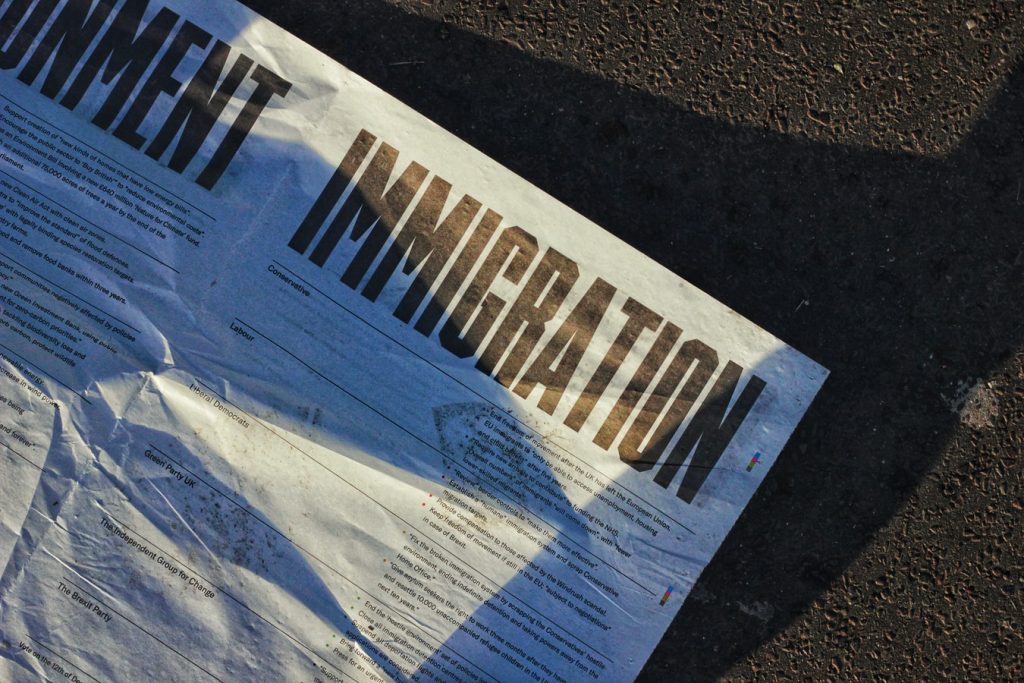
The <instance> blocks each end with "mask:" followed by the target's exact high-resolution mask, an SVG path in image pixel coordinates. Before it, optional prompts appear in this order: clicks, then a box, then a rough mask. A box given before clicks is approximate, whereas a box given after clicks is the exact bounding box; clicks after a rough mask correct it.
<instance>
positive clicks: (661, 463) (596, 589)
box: [0, 0, 827, 682]
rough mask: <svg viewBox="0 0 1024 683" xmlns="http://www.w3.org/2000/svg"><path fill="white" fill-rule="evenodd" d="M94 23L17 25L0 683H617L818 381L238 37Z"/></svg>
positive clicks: (7, 121) (0, 142)
mask: <svg viewBox="0 0 1024 683" xmlns="http://www.w3.org/2000/svg"><path fill="white" fill-rule="evenodd" d="M93 4H94V3H92V2H78V1H71V0H61V1H59V2H58V1H56V0H52V1H50V0H37V1H31V2H30V1H27V0H7V1H6V2H3V3H0V312H2V315H0V368H2V371H0V455H2V459H0V568H3V573H2V575H0V634H2V643H0V645H2V650H0V654H2V657H0V678H2V679H4V680H36V679H37V678H45V679H47V680H60V679H61V678H63V679H65V680H71V681H90V680H91V681H97V680H103V681H108V680H116V681H140V680H204V679H213V680H221V681H234V680H274V681H276V680H294V681H336V680H345V681H360V682H362V681H378V680H425V681H430V680H433V681H502V682H504V681H520V680H521V681H580V680H596V681H625V680H632V679H633V678H634V677H635V676H636V674H637V673H638V672H639V670H640V668H641V667H642V666H643V663H644V661H645V660H646V659H647V657H648V656H649V655H650V653H651V651H652V650H653V648H654V647H655V645H656V644H657V643H658V641H659V639H660V638H661V636H662V634H663V633H664V632H665V629H666V628H667V626H668V624H669V622H670V621H671V619H672V617H673V616H674V615H675V614H676V613H677V611H678V610H679V607H680V605H681V604H682V601H683V600H684V599H685V598H686V595H687V594H688V592H689V589H690V587H691V586H692V585H693V583H694V581H696V579H697V577H698V575H699V574H700V572H701V570H702V569H703V568H704V566H705V565H706V564H707V563H708V562H709V561H710V559H711V557H712V555H713V554H714V552H715V550H716V549H717V548H718V547H719V545H720V544H721V542H722V541H723V539H724V538H725V535H726V534H727V533H728V531H729V529H730V528H731V526H732V525H733V523H734V522H735V520H736V518H737V517H738V515H739V514H740V512H741V511H742V510H743V508H744V506H745V505H746V504H747V502H748V501H749V499H750V497H751V495H752V494H753V492H754V491H755V490H756V489H757V486H758V484H759V483H760V481H761V480H762V479H763V478H764V476H765V474H766V473H767V471H768V470H769V468H770V467H771V465H772V463H773V462H774V460H775V458H776V456H777V455H778V453H779V451H780V450H781V449H782V446H783V445H784V443H785V442H786V439H787V438H788V436H789V434H790V433H791V431H792V430H793V428H794V427H795V425H796V424H797V422H798V421H799V419H800V417H801V416H802V415H803V413H804V411H805V410H806V408H807V406H808V404H809V402H810V401H811V400H812V398H813V397H814V395H815V394H816V392H817V391H818V390H819V388H820V387H821V384H822V382H823V381H824V379H825V376H826V374H827V372H826V371H825V370H824V369H823V368H821V367H820V366H819V365H817V364H815V363H814V362H812V361H811V360H809V359H807V358H806V357H804V356H803V355H801V354H800V353H799V352H797V351H795V350H794V349H792V348H791V347H789V346H787V345H786V344H784V343H783V342H781V341H779V340H778V339H776V338H774V337H773V336H771V335H770V334H768V333H766V332H764V331H763V330H761V329H759V328H758V327H756V326H755V325H754V324H752V323H750V322H749V321H747V320H745V319H743V318H742V317H740V316H739V315H737V314H736V313H734V312H732V311H730V310H729V309H727V308H726V307H725V306H723V305H721V304H720V303H718V302H716V301H714V300H713V299H711V298H710V297H708V296H707V295H706V294H704V293H702V292H701V291H699V290H697V289H695V288H694V287H693V286H691V285H689V284H688V283H686V282H684V281H682V280H681V279H680V278H678V277H677V276H676V275H674V274H672V273H670V272H668V271H666V270H665V269H664V268H662V267H660V266H658V265H656V264H655V263H653V262H652V261H651V260H650V259H648V258H646V257H644V256H643V255H641V254H640V253H638V252H636V251H635V250H633V249H632V248H630V247H629V246H628V245H626V244H624V243H622V242H620V241H619V240H617V239H615V238H614V237H612V236H610V235H609V234H608V233H606V232H604V231H603V230H602V229H601V228H599V227H598V226H596V225H594V224H593V223H591V222H589V221H587V220H586V219H585V218H583V217H581V216H580V215H578V214H576V213H574V212H573V211H571V210H570V209H568V208H567V207H565V206H563V205H561V204H559V203H558V202H557V201H555V200H554V199H552V198H551V197H549V196H547V195H545V194H544V193H543V192H542V191H541V190H539V189H538V188H536V187H533V186H531V185H530V184H528V183H527V182H525V181H523V180H522V179H520V178H518V177H516V176H515V175H513V174H512V173H511V172H509V171H508V170H506V169H504V168H502V167H501V166H500V165H499V164H498V163H496V162H495V161H493V160H491V159H488V158H486V157H485V156H483V155H482V154H480V153H479V152H476V151H475V150H474V149H472V148H470V147H469V146H467V145H466V144H465V143H463V142H461V141H459V140H458V139H456V138H455V137H453V136H452V135H450V134H448V133H446V132H445V131H443V130H441V129H439V128H438V127H437V126H435V125H434V124H432V123H430V122H429V121H427V120H425V119H424V118H423V117H421V116H420V115H418V114H417V113H415V112H413V111H412V110H410V109H409V108H408V107H406V106H404V105H402V104H401V103H399V102H397V101H395V100H394V99H393V98H391V97H390V96H388V95H386V94H385V93H383V92H381V91H380V90H378V89H377V88H375V87H373V86H372V85H370V84H368V83H367V82H365V81H364V80H362V79H360V78H359V77H358V76H356V75H354V74H352V73H351V72H349V71H347V70H346V69H345V68H344V67H342V66H340V65H338V64H336V63H334V62H332V61H331V60H330V59H328V58H327V57H325V56H324V55H323V54H321V53H319V52H317V51H315V50H314V49H312V48H311V47H309V46H307V45H305V44H304V43H302V42H301V41H299V40H297V39H296V38H294V37H293V36H291V35H289V34H287V33H286V32H284V31H282V30H281V29H279V28H277V27H276V26H274V25H273V24H271V23H269V22H267V21H266V20H264V19H262V18H261V17H259V16H258V15H255V14H254V13H252V12H251V11H249V10H247V9H246V8H244V7H242V6H241V5H238V4H236V3H234V2H231V1H226V0H223V1H218V2H203V1H199V0H196V1H194V2H192V1H187V0H177V1H175V0H170V1H168V2H165V3H163V4H156V3H146V2H135V1H121V0H118V1H114V2H109V3H98V4H97V5H96V7H93V6H92V5H93ZM182 131H184V132H182Z"/></svg>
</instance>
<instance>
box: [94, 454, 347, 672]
mask: <svg viewBox="0 0 1024 683" xmlns="http://www.w3.org/2000/svg"><path fill="white" fill-rule="evenodd" d="M150 445H152V444H150ZM153 447H154V448H156V446H153ZM161 452H163V451H161ZM179 464H180V463H179ZM105 514H106V515H107V516H108V517H110V518H111V519H112V520H114V521H115V522H117V523H118V524H119V525H121V527H122V528H124V529H127V530H128V531H130V532H132V533H133V534H135V535H136V536H138V537H139V538H141V539H142V540H144V541H145V542H146V543H148V544H149V545H151V546H153V547H154V548H156V549H157V550H159V551H160V552H162V553H163V554H164V555H165V556H166V557H169V558H171V559H172V560H174V561H175V562H177V563H178V564H180V565H181V566H183V567H188V569H189V570H191V572H192V573H193V574H195V575H196V576H198V577H199V578H201V579H203V581H205V582H206V583H207V584H209V585H211V586H213V587H214V588H216V589H217V590H219V591H220V592H221V593H222V594H224V595H226V596H227V597H229V598H231V599H232V600H233V601H235V602H236V603H238V605H239V606H240V607H242V608H244V609H246V610H248V611H249V612H251V613H252V614H253V615H254V616H256V617H258V618H259V619H260V620H262V621H264V622H265V623H266V624H267V625H268V626H270V627H271V628H273V629H274V630H276V631H278V632H279V633H280V634H281V635H283V636H285V637H286V638H288V639H289V640H291V641H292V642H294V643H295V644H296V645H298V646H300V647H302V648H303V649H305V650H307V651H308V652H309V653H310V654H312V655H313V656H314V657H316V658H317V659H319V660H320V661H322V662H323V663H325V664H326V665H327V666H329V667H331V668H332V669H334V670H335V671H337V672H338V673H340V674H342V675H343V676H346V677H348V678H352V680H356V679H355V678H353V677H352V676H350V675H349V674H347V673H345V672H344V671H342V670H341V669H339V668H338V667H336V666H335V665H334V664H332V663H331V662H330V661H329V660H328V659H326V658H324V657H322V656H321V655H319V654H318V653H317V652H316V651H315V650H314V649H313V648H311V647H310V646H309V645H307V644H306V643H303V642H302V641H300V640H299V639H298V638H296V637H294V636H293V635H291V634H290V633H288V632H287V631H285V630H284V629H282V628H280V627H279V626H277V625H276V624H274V623H273V622H271V621H270V620H269V619H267V618H266V617H264V616H263V615H262V614H260V613H259V612H257V611H256V610H254V609H252V608H251V607H249V606H248V605H247V604H245V603H244V602H242V601H241V600H239V599H238V598H236V597H235V596H234V595H232V594H231V593H229V592H228V591H227V590H226V589H225V588H224V587H223V586H220V585H218V584H217V583H215V582H213V581H211V580H210V579H209V578H207V577H206V576H203V575H202V574H201V573H199V572H198V571H197V570H196V569H195V568H194V567H192V566H191V565H189V564H187V563H185V562H182V561H181V560H180V559H179V558H177V557H175V556H174V555H172V554H171V553H169V552H167V551H166V550H164V549H163V548H161V547H160V546H158V545H157V544H156V543H154V542H153V541H151V540H149V539H148V538H146V537H145V536H144V535H143V534H142V533H141V532H139V531H138V530H137V529H133V528H132V527H130V526H128V525H127V524H125V523H124V522H122V521H121V520H120V519H118V518H117V517H115V516H114V515H113V514H112V513H110V512H109V511H108V512H106V513H105Z"/></svg>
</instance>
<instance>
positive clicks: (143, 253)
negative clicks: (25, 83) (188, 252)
mask: <svg viewBox="0 0 1024 683" xmlns="http://www.w3.org/2000/svg"><path fill="white" fill-rule="evenodd" d="M0 97H3V96H2V95H0ZM0 174H2V175H5V176H7V177H8V178H10V179H11V180H13V181H14V182H16V183H18V184H19V185H24V186H25V187H27V188H28V189H30V190H32V191H33V192H35V193H36V194H37V195H39V196H41V197H44V198H45V199H46V201H48V202H53V203H54V204H56V205H57V206H59V207H60V208H62V209H64V210H65V211H67V212H68V213H70V214H71V215H72V216H74V217H75V218H78V219H79V220H81V221H82V222H84V223H88V224H89V225H91V226H92V227H94V228H96V229H97V230H99V231H100V232H102V233H104V234H107V235H110V236H111V237H113V238H114V239H116V240H117V241H118V242H121V243H122V244H125V245H127V246H129V247H131V248H132V249H134V250H135V251H137V252H139V253H140V254H142V255H143V256H148V257H149V258H151V259H153V260H154V261H156V262H157V263H159V264H160V265H161V266H163V267H165V268H169V269H171V270H173V271H174V272H175V273H179V274H180V271H178V269H177V268H175V267H174V266H171V265H168V264H166V263H164V262H163V261H161V260H160V259H158V258H157V257H156V256H153V255H152V254H150V253H149V252H148V251H145V250H144V249H140V248H139V247H137V246H135V245H134V244H132V243H131V242H129V241H128V240H126V239H124V238H122V237H119V236H118V235H115V234H114V233H112V232H110V231H109V230H107V229H105V228H101V227H100V226H98V225H96V224H95V223H93V222H92V221H91V220H89V219H88V218H86V217H85V216H83V215H81V214H79V213H77V212H76V211H74V210H73V209H69V208H68V207H66V206H64V205H63V204H61V203H60V202H58V201H57V200H56V199H54V198H53V197H51V196H50V195H48V194H45V193H43V191H42V190H38V189H36V188H35V187H33V186H32V185H29V184H28V183H26V182H25V181H24V180H20V179H19V178H15V177H14V176H12V175H11V174H10V173H7V172H6V171H0Z"/></svg>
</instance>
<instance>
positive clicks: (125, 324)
mask: <svg viewBox="0 0 1024 683" xmlns="http://www.w3.org/2000/svg"><path fill="white" fill-rule="evenodd" d="M0 258H3V259H6V260H8V261H10V262H11V263H13V264H14V265H16V266H17V267H19V268H23V269H25V270H27V271H28V272H30V273H32V274H33V275H35V276H36V277H37V278H39V279H40V280H42V281H44V282H47V283H49V284H51V285H53V286H54V287H56V288H57V289H59V290H61V291H62V292H66V293H67V294H69V295H70V296H73V297H75V298H76V299H78V300H79V301H81V302H82V303H84V304H85V305H86V306H88V307H89V308H92V309H95V310H97V311H99V312H100V313H102V314H103V315H105V316H107V317H108V318H110V319H111V320H116V321H117V322H119V323H121V324H122V325H124V326H125V327H128V328H130V329H133V330H135V331H136V332H138V333H139V334H142V330H140V329H139V328H137V327H135V326H134V325H129V324H128V323H126V322H125V321H123V320H121V319H120V318H118V317H117V316H116V315H111V314H109V313H107V312H106V311H104V310H103V309H102V308H100V307H99V306H96V305H95V304H91V303H89V302H88V301H86V300H85V299H83V298H82V297H80V296H78V295H77V294H74V293H72V292H70V291H68V290H66V289H64V288H63V287H61V286H60V285H58V284H57V283H56V282H53V281H52V280H49V279H47V278H46V277H44V276H42V275H40V274H39V273H37V272H36V271H34V270H32V269H31V268H29V267H28V266H26V265H24V264H22V263H20V262H19V261H15V260H14V259H13V258H11V257H10V256H5V255H4V254H0ZM25 279H28V278H25Z"/></svg>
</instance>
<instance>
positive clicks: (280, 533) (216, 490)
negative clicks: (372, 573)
mask: <svg viewBox="0 0 1024 683" xmlns="http://www.w3.org/2000/svg"><path fill="white" fill-rule="evenodd" d="M196 381H199V380H198V379H197V380H196ZM200 384H202V382H200ZM203 386H206V385H205V384H203ZM207 388H209V387H207ZM211 391H213V390H212V389H211ZM218 395H219V394H218ZM222 398H223V397H222ZM224 400H225V401H226V400H227V399H226V398H225V399H224ZM232 405H234V404H232ZM236 407H237V406H236ZM239 410H241V408H239ZM250 417H252V416H250ZM149 445H150V447H151V448H153V449H154V450H156V451H158V452H159V453H160V454H161V455H163V456H164V457H165V458H167V459H168V460H171V461H172V462H174V463H175V464H176V465H178V467H181V468H182V469H183V470H185V471H187V472H188V473H189V474H191V475H192V476H193V477H195V478H196V479H198V480H199V481H201V482H203V483H204V484H206V486H207V487H208V488H209V489H210V490H211V491H213V492H214V493H216V494H218V495H219V496H221V497H222V498H224V499H225V500H226V501H228V502H229V503H231V504H232V505H234V506H235V507H237V508H238V509H239V510H241V511H242V512H244V513H245V514H247V515H249V516H250V517H252V518H253V519H254V520H256V521H257V522H259V523H260V524H262V525H263V526H265V527H266V528H267V529H269V530H270V531H272V532H273V533H275V534H277V535H278V536H280V537H281V538H283V539H284V540H286V541H288V542H289V543H290V544H292V545H293V546H294V547H295V548H297V549H298V550H299V551H301V552H303V553H305V554H306V555H308V556H309V557H311V558H313V559H314V560H316V561H317V562H319V563H320V564H321V565H323V566H324V567H325V568H326V569H327V570H328V571H330V572H331V573H333V574H335V575H337V576H338V577H340V578H341V579H343V580H344V581H346V582H348V583H350V584H351V585H353V586H355V587H356V588H357V589H359V590H360V591H362V592H363V593H365V594H366V595H367V596H368V597H370V598H373V600H374V601H375V602H377V604H379V605H382V606H383V607H385V608H386V609H388V610H390V611H391V612H393V613H394V614H395V615H397V616H398V617H400V618H401V619H402V620H403V621H405V622H406V623H407V624H409V625H410V626H412V627H413V628H416V629H417V630H419V631H420V632H421V633H423V634H425V635H426V636H427V637H430V638H432V639H433V640H434V642H436V643H437V644H438V645H439V646H440V647H443V648H444V649H446V650H451V651H452V652H454V653H455V654H456V655H458V656H459V657H460V658H462V659H463V660H465V661H466V662H467V663H469V664H470V665H471V666H473V667H475V668H476V669H478V670H479V671H480V672H481V673H482V674H484V675H485V676H488V677H490V678H491V679H492V680H495V681H496V680H497V679H495V678H494V677H493V676H491V675H490V674H488V673H487V672H486V671H484V670H483V669H480V667H479V666H477V665H476V664H475V663H474V662H473V661H471V660H470V659H469V658H468V657H466V656H465V655H463V654H462V653H461V652H459V651H458V650H456V649H454V648H452V647H451V646H450V645H447V644H446V643H443V642H441V641H440V639H437V638H433V636H432V635H431V634H430V632H428V631H426V630H424V629H422V628H421V627H420V626H419V625H418V624H416V623H415V622H413V621H412V620H410V619H408V618H406V617H405V616H404V615H403V614H402V612H400V611H399V610H397V609H395V608H394V607H392V606H391V605H389V604H387V603H386V602H384V601H383V600H380V599H378V598H375V597H373V591H370V590H367V589H366V588H364V587H362V586H360V585H359V584H358V583H356V582H355V581H353V580H352V579H351V578H349V577H348V576H346V575H345V574H343V573H342V572H341V571H340V570H338V569H336V568H335V567H334V566H332V565H330V564H328V563H327V562H326V561H325V560H323V559H321V558H320V557H319V556H317V555H315V554H314V553H312V552H310V551H309V550H306V548H304V547H303V546H301V545H299V544H298V543H297V542H296V541H294V540H293V539H292V538H290V537H289V536H288V535H287V534H285V533H284V532H283V531H281V530H280V529H277V528H276V527H274V526H273V525H272V524H270V523H269V522H267V521H266V520H264V519H261V518H260V517H259V516H257V515H256V514H254V513H253V512H252V510H249V509H248V508H246V507H245V506H244V505H242V504H241V503H239V502H238V501H237V500H235V499H234V498H233V497H232V496H229V495H228V494H226V493H224V492H223V491H221V490H220V489H219V488H217V487H216V486H214V485H213V484H211V483H210V482H208V481H206V479H204V478H203V477H202V475H200V474H197V473H196V472H193V471H192V470H191V469H189V468H188V467H187V466H185V465H183V464H182V463H181V461H180V460H178V459H176V458H174V457H173V456H171V455H170V454H168V453H167V452H166V451H164V450H163V449H161V448H160V447H158V446H157V445H156V444H154V443H152V442H150V444H149ZM289 445H291V444H289ZM293 448H294V446H293ZM296 450H297V449H296ZM300 452H302V451H300ZM314 461H315V460H314ZM317 464H320V463H319V462H317ZM321 467H323V465H322V464H321ZM325 469H327V468H325ZM345 483H346V484H349V486H352V484H351V483H349V482H348V481H345ZM353 488H355V486H353ZM356 490H357V491H358V490H359V489H356ZM367 497H369V496H367ZM370 500H373V498H370ZM374 502H376V501H374ZM381 507H384V506H383V505H381ZM385 509H387V508H385ZM108 514H109V513H108ZM110 516H111V517H113V515H110ZM115 519H116V518H115ZM122 526H127V525H125V524H122ZM139 535H140V536H141V535H142V534H139ZM196 573H197V574H198V572H196ZM225 593H226V591H225Z"/></svg>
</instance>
